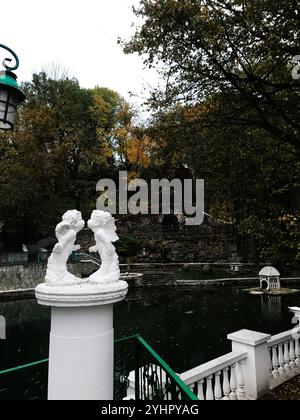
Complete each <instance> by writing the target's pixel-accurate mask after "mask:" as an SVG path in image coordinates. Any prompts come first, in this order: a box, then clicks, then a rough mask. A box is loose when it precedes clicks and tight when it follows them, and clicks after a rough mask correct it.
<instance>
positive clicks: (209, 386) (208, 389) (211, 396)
mask: <svg viewBox="0 0 300 420" xmlns="http://www.w3.org/2000/svg"><path fill="white" fill-rule="evenodd" d="M212 379H213V375H210V376H208V377H207V378H206V400H207V401H212V400H214V391H213V386H212Z"/></svg>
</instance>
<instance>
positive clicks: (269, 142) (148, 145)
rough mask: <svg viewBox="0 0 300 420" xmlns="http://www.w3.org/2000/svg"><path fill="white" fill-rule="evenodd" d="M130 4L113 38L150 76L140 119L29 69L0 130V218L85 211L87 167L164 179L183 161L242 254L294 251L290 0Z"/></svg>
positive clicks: (116, 101)
mask: <svg viewBox="0 0 300 420" xmlns="http://www.w3.org/2000/svg"><path fill="white" fill-rule="evenodd" d="M135 13H136V14H137V15H138V16H139V17H141V18H142V23H141V25H140V26H139V27H137V28H136V33H135V35H134V37H133V38H132V39H131V40H127V41H120V42H122V43H123V46H124V50H125V52H126V53H129V54H131V53H139V54H141V55H143V57H145V65H146V66H149V67H152V66H154V67H157V68H158V69H159V71H160V73H161V75H162V80H163V81H164V83H163V84H162V85H161V86H160V88H159V89H156V90H154V91H152V92H151V95H150V99H149V101H148V107H149V112H150V114H151V117H149V119H148V120H147V122H145V121H144V122H141V119H140V118H139V115H138V112H137V111H136V110H134V109H133V107H132V106H131V105H130V104H129V103H128V102H126V101H125V100H124V99H123V98H122V97H121V96H120V95H119V94H118V93H117V92H114V91H111V90H109V89H107V88H104V87H95V88H94V89H84V88H82V87H81V86H80V84H79V82H78V81H77V80H75V79H73V78H69V77H68V76H67V75H66V74H60V75H59V74H55V75H53V74H51V72H48V73H47V72H41V73H40V74H34V75H33V78H32V81H30V82H27V83H25V84H24V86H23V89H24V93H25V94H26V103H25V104H24V105H23V107H22V108H21V109H20V112H19V119H18V123H17V126H16V128H15V130H14V131H13V132H11V133H1V134H0V194H1V201H0V220H1V221H2V222H3V223H4V228H5V229H7V230H14V231H19V232H22V233H23V234H24V236H25V237H26V238H28V240H30V241H34V240H37V239H39V238H42V237H44V236H47V235H49V234H50V233H52V230H53V226H54V225H55V224H56V223H57V222H58V220H59V219H60V217H61V215H62V213H63V212H64V211H66V210H67V209H70V208H73V207H76V208H77V209H79V210H81V211H82V212H83V215H84V217H85V218H87V217H88V216H89V214H90V212H91V210H92V209H94V208H95V203H96V199H97V193H96V183H97V181H98V180H99V179H101V178H112V179H115V178H117V174H118V171H119V170H127V171H128V172H129V173H130V178H131V179H132V178H134V177H142V178H143V179H147V180H150V179H151V178H153V177H155V178H164V177H166V178H170V176H171V173H172V171H173V170H174V168H175V169H176V168H180V167H182V165H183V164H184V165H185V166H188V167H189V170H190V173H191V176H193V177H194V178H203V179H205V183H206V187H205V196H206V203H205V207H206V211H207V212H208V213H209V214H211V215H212V216H213V217H216V218H218V219H222V220H224V221H226V222H227V223H229V224H231V225H232V228H233V230H234V232H235V235H236V240H237V242H238V243H239V245H240V246H239V248H240V249H241V250H242V252H243V253H244V254H245V257H247V246H246V245H245V244H249V243H250V242H251V243H252V246H254V247H255V250H256V255H257V259H260V260H270V261H273V262H274V263H280V264H283V263H284V264H286V263H292V264H294V263H295V261H298V262H299V260H300V228H299V220H300V211H299V204H300V172H299V169H300V160H299V156H300V118H299V117H300V79H298V78H297V74H298V73H297V71H295V67H296V65H297V62H295V61H293V57H295V56H296V55H299V54H300V47H299V39H300V33H299V32H300V11H299V2H298V1H297V0H289V1H278V0H251V1H249V0H248V1H242V0H230V1H229V0H207V1H199V0H181V1H177V0H142V1H141V2H140V7H139V9H138V10H136V11H135ZM296 70H297V69H296ZM121 72H122V70H121V69H120V76H121ZM299 75H300V71H299ZM293 76H294V77H293ZM295 76H296V77H295ZM99 83H101V80H99ZM150 114H149V115H150Z"/></svg>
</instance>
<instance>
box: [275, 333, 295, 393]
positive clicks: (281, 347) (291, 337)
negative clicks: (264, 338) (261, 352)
mask: <svg viewBox="0 0 300 420" xmlns="http://www.w3.org/2000/svg"><path fill="white" fill-rule="evenodd" d="M299 336H300V328H299V327H297V328H294V329H293V330H289V331H285V332H283V333H280V334H277V335H274V336H273V337H272V339H271V340H270V341H269V342H268V346H269V352H270V354H271V355H272V357H271V373H272V376H273V380H271V388H274V387H275V386H277V385H279V384H280V383H282V382H284V381H286V380H288V379H290V378H291V377H293V376H295V375H297V374H298V373H300V347H299Z"/></svg>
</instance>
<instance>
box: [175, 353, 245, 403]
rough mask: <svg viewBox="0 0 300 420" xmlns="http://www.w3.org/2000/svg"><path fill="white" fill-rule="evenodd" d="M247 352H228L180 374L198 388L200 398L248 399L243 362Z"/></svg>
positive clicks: (185, 380)
mask: <svg viewBox="0 0 300 420" xmlns="http://www.w3.org/2000/svg"><path fill="white" fill-rule="evenodd" d="M246 358H247V353H233V352H232V353H228V354H226V355H225V356H222V357H219V358H217V359H215V360H212V361H210V362H208V363H205V364H203V365H201V366H198V367H197V368H195V369H191V370H190V371H188V372H185V373H183V374H182V375H180V377H181V379H182V380H183V381H184V382H185V383H186V384H187V385H188V386H189V387H190V389H192V388H193V389H196V388H197V396H198V398H199V400H202V401H203V400H206V401H209V400H237V399H247V396H246V394H245V379H244V372H243V363H244V361H245V359H246Z"/></svg>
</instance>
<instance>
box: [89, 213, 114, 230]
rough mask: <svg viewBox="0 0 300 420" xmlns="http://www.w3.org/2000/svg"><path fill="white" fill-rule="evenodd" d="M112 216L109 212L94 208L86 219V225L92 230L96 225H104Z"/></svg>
mask: <svg viewBox="0 0 300 420" xmlns="http://www.w3.org/2000/svg"><path fill="white" fill-rule="evenodd" d="M112 218H113V217H112V215H111V214H110V213H107V212H105V211H101V210H95V211H93V213H92V215H91V218H90V220H89V221H88V227H89V228H90V229H92V230H93V229H95V228H96V227H98V226H105V225H106V224H107V223H108V222H109V221H110V220H111V219H112Z"/></svg>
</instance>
